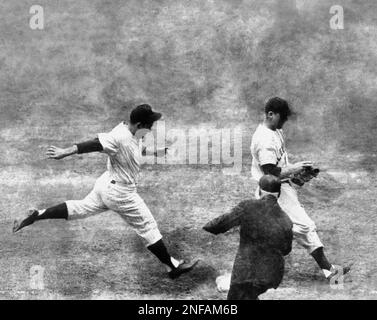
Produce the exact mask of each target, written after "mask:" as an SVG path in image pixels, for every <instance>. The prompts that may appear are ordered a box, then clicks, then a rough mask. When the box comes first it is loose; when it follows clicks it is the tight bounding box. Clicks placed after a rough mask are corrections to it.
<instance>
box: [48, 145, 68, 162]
mask: <svg viewBox="0 0 377 320" xmlns="http://www.w3.org/2000/svg"><path fill="white" fill-rule="evenodd" d="M46 156H47V158H49V159H56V160H59V159H63V158H64V157H66V156H68V154H67V153H66V150H65V149H63V148H58V147H55V146H50V147H48V149H47V152H46Z"/></svg>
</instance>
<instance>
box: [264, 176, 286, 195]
mask: <svg viewBox="0 0 377 320" xmlns="http://www.w3.org/2000/svg"><path fill="white" fill-rule="evenodd" d="M259 187H260V188H261V189H262V190H263V191H267V192H270V193H276V192H280V187H281V181H280V179H279V178H278V177H275V176H273V175H271V174H266V175H264V176H263V177H262V178H260V180H259Z"/></svg>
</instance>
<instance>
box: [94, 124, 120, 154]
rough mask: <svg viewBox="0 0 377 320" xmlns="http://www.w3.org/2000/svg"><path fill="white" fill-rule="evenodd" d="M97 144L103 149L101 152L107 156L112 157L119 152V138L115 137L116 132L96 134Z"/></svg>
mask: <svg viewBox="0 0 377 320" xmlns="http://www.w3.org/2000/svg"><path fill="white" fill-rule="evenodd" d="M98 139H99V142H100V143H101V145H102V147H103V152H104V153H106V154H108V155H109V156H114V155H116V154H117V152H118V150H119V144H120V137H119V136H118V135H117V133H116V131H114V130H113V131H111V132H107V133H99V134H98Z"/></svg>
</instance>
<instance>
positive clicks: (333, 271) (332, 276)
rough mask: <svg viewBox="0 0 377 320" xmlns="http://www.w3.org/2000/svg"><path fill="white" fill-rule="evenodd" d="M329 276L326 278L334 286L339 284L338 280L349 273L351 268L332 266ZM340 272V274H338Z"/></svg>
mask: <svg viewBox="0 0 377 320" xmlns="http://www.w3.org/2000/svg"><path fill="white" fill-rule="evenodd" d="M330 271H331V274H330V275H329V276H328V277H327V278H326V279H327V280H328V281H329V282H333V283H334V284H339V281H338V279H339V278H341V277H343V276H345V275H346V274H348V273H350V271H351V266H346V267H342V266H334V267H332V268H331V270H330ZM339 271H342V273H339Z"/></svg>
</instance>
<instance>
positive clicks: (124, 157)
mask: <svg viewBox="0 0 377 320" xmlns="http://www.w3.org/2000/svg"><path fill="white" fill-rule="evenodd" d="M160 118H161V113H157V112H154V111H152V108H151V107H150V106H149V105H147V104H143V105H140V106H138V107H136V108H135V109H133V110H132V112H131V114H130V122H129V124H127V123H125V122H122V123H120V124H119V125H118V126H116V127H115V128H114V129H113V130H112V131H110V132H108V133H99V134H98V137H97V138H95V139H93V140H89V141H86V142H83V143H78V144H75V145H73V146H72V147H68V148H66V149H62V148H58V147H55V146H51V147H49V148H48V150H47V156H48V158H51V159H62V158H65V157H68V156H71V155H73V154H76V153H78V154H82V153H88V152H96V151H97V152H104V153H106V154H107V155H108V160H107V171H106V172H105V173H103V174H102V176H100V177H99V178H98V179H97V181H96V183H95V185H94V188H93V190H92V191H91V192H90V193H89V194H88V195H87V196H86V197H85V198H84V199H83V200H69V201H65V202H63V203H61V204H58V205H56V206H54V207H50V208H48V209H44V210H30V212H29V216H28V217H26V218H25V219H24V220H22V221H18V220H16V221H15V222H14V226H13V232H18V231H20V230H21V229H22V228H25V227H26V226H29V225H31V224H33V223H34V222H35V221H38V220H42V219H69V218H70V219H71V218H75V217H76V218H78V217H85V216H88V215H93V214H96V213H100V212H103V211H106V210H112V211H114V212H116V213H118V214H119V215H120V216H121V217H122V218H123V219H124V220H125V221H126V222H127V223H128V224H129V225H130V226H131V228H132V229H133V230H134V231H135V232H136V233H137V234H138V235H139V236H140V237H141V238H142V239H143V240H144V242H145V244H146V246H147V248H148V249H149V250H150V251H151V252H152V253H153V254H154V255H155V256H156V257H157V258H158V259H159V260H160V261H161V262H162V263H163V264H164V265H165V266H166V269H167V271H168V275H169V277H170V278H172V279H175V278H177V277H179V276H180V275H181V274H183V273H186V272H189V271H190V270H192V269H193V268H194V267H195V265H196V264H197V262H198V261H196V262H194V263H192V264H187V263H185V262H184V261H183V260H181V261H179V260H177V259H175V258H173V257H172V256H170V254H169V253H168V250H167V249H166V247H165V244H164V242H163V240H162V235H161V233H160V231H159V229H158V226H157V223H156V221H155V219H154V217H153V216H152V214H151V212H150V211H149V209H148V207H147V206H146V204H145V203H144V201H143V199H142V198H141V197H140V196H139V195H138V193H137V189H136V184H137V178H138V175H139V171H140V157H141V152H140V148H139V140H140V139H141V138H142V137H143V136H144V135H145V133H146V132H147V131H148V130H150V129H151V128H152V126H153V123H154V122H155V121H157V120H159V119H160ZM145 151H146V149H145V148H143V150H142V153H143V154H145ZM161 153H162V154H163V155H165V153H166V148H164V150H157V151H156V155H161Z"/></svg>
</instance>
